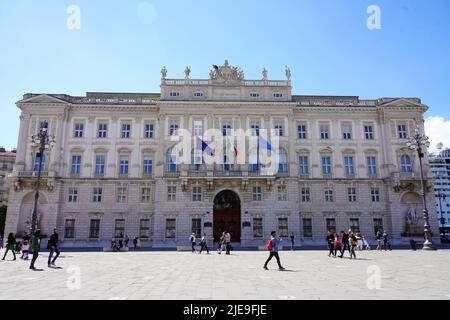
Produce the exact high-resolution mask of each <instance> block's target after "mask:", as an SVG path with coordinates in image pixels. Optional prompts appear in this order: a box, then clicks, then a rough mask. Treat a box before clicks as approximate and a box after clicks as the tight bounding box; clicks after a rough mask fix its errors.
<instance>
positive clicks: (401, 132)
mask: <svg viewBox="0 0 450 320" xmlns="http://www.w3.org/2000/svg"><path fill="white" fill-rule="evenodd" d="M398 137H399V138H400V139H407V138H408V132H407V129H406V124H399V125H398Z"/></svg>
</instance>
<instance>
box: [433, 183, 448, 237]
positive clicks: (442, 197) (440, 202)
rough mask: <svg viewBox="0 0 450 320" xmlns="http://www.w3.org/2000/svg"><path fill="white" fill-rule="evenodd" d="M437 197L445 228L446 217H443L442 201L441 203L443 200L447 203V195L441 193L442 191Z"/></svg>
mask: <svg viewBox="0 0 450 320" xmlns="http://www.w3.org/2000/svg"><path fill="white" fill-rule="evenodd" d="M436 197H437V198H439V209H440V210H441V225H442V228H444V225H445V218H444V215H443V212H442V201H441V199H442V200H444V201H445V199H447V195H446V194H445V193H441V191H439V192H438V194H437V195H436Z"/></svg>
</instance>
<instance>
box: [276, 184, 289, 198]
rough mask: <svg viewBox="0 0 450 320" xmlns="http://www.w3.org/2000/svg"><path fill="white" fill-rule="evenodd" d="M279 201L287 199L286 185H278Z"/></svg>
mask: <svg viewBox="0 0 450 320" xmlns="http://www.w3.org/2000/svg"><path fill="white" fill-rule="evenodd" d="M277 191H278V201H287V188H286V185H284V184H282V185H278V187H277Z"/></svg>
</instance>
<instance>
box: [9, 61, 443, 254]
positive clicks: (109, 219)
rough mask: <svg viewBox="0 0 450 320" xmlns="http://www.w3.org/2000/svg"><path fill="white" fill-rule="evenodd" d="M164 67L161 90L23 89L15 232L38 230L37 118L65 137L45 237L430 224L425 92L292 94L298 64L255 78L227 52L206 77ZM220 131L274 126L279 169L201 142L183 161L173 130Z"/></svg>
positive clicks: (260, 237)
mask: <svg viewBox="0 0 450 320" xmlns="http://www.w3.org/2000/svg"><path fill="white" fill-rule="evenodd" d="M161 72H162V78H161V92H160V93H142V94H140V93H139V94H138V93H93V92H88V93H87V94H86V96H70V95H64V94H25V95H24V96H23V99H22V100H20V101H18V102H17V107H18V108H20V110H21V111H22V114H21V116H20V134H19V144H18V145H19V149H18V150H17V159H16V164H15V167H14V172H13V178H12V183H13V185H14V188H13V189H12V190H11V192H10V208H9V211H8V216H7V231H12V232H22V231H23V230H26V229H27V228H29V224H30V217H31V208H32V206H33V190H32V187H33V185H34V183H35V181H36V178H35V176H36V172H35V171H36V163H37V161H38V160H39V158H38V157H37V156H36V155H37V153H36V152H37V151H36V147H35V146H33V145H32V144H31V143H30V136H32V135H34V134H36V133H37V132H38V130H39V129H40V126H48V130H49V133H50V134H51V135H54V136H55V138H56V144H55V146H54V147H53V148H52V149H51V150H50V151H48V152H46V154H45V156H44V158H43V160H44V163H45V168H43V174H44V179H43V186H42V189H41V190H42V191H41V196H40V204H39V224H40V227H41V229H42V231H43V233H44V234H47V235H48V234H49V233H50V232H51V229H52V228H53V227H54V226H57V227H58V228H59V230H60V231H61V238H62V240H63V245H64V246H72V247H85V246H86V247H87V246H89V247H100V246H105V245H107V244H108V243H109V242H110V241H111V238H112V237H121V236H124V235H128V236H129V237H130V238H133V237H134V236H140V238H141V242H142V245H143V246H144V247H174V246H176V245H181V244H186V243H187V241H188V237H189V234H190V233H191V232H195V233H196V234H199V233H200V232H206V233H207V234H208V235H209V236H210V238H212V236H213V237H214V238H215V239H217V238H218V237H219V235H220V233H221V232H222V231H223V230H228V231H230V232H231V236H232V241H233V242H235V243H239V244H237V245H240V246H242V247H255V246H257V245H261V244H263V243H264V242H265V239H266V238H267V237H268V235H269V233H270V231H272V230H278V231H279V232H280V233H281V234H282V236H287V235H290V234H291V233H293V234H294V235H295V237H296V239H297V241H300V242H301V243H302V244H303V245H323V244H324V238H325V235H326V232H327V230H336V231H340V230H348V229H352V230H361V232H362V233H363V234H365V235H366V237H367V238H368V239H372V240H373V239H374V235H375V231H376V230H378V229H384V230H387V231H388V232H389V233H390V234H391V237H392V241H393V243H406V242H407V241H409V237H406V236H411V234H408V235H407V234H406V233H405V232H406V231H407V230H406V225H407V224H406V222H407V220H408V221H410V220H411V218H410V216H411V215H412V216H413V220H414V223H415V224H417V225H418V226H420V225H423V219H422V217H421V215H420V212H421V206H422V204H421V198H420V196H419V193H420V183H419V180H418V176H419V175H418V161H417V155H415V154H414V153H413V152H412V151H410V150H409V149H407V148H406V141H407V138H408V136H409V135H410V134H411V133H412V132H413V131H414V128H415V124H416V123H418V125H419V127H420V130H423V114H424V112H425V111H426V110H427V106H425V105H424V104H422V103H421V101H420V99H417V98H380V99H373V100H362V99H359V97H357V96H307V95H293V94H292V92H291V89H292V87H291V72H290V70H289V69H288V68H286V79H285V80H269V79H268V71H267V70H266V69H264V70H263V72H262V80H247V79H245V77H244V72H243V71H242V70H241V69H240V68H236V67H233V66H231V65H230V64H229V63H228V61H225V64H224V65H222V66H213V69H212V70H211V72H210V75H209V78H207V79H191V78H190V68H186V70H185V77H184V79H170V78H168V77H167V69H166V68H165V67H164V68H163V69H162V70H161ZM211 128H215V129H218V130H220V131H221V132H222V133H223V134H225V135H229V134H230V132H233V130H237V129H243V130H250V135H253V136H257V135H259V131H260V130H263V129H274V130H275V132H276V138H277V139H278V141H279V149H278V150H276V151H277V154H278V160H279V165H278V171H277V172H275V173H274V174H272V175H270V174H269V175H267V174H262V173H261V166H260V164H258V163H259V162H258V161H256V165H255V161H254V160H250V158H254V156H253V154H252V152H253V151H251V150H248V148H247V147H244V149H242V148H241V149H239V150H237V153H238V154H239V155H242V154H244V155H245V157H246V159H247V161H248V163H247V164H237V163H236V162H235V158H234V157H233V152H231V153H230V154H227V159H226V161H225V163H223V164H221V163H218V164H211V163H204V157H206V156H205V152H204V151H207V150H206V149H207V148H204V145H202V148H200V150H201V152H200V153H198V150H197V149H196V148H195V147H194V148H193V150H192V153H193V155H192V159H193V160H194V161H192V162H191V164H186V163H180V161H179V159H177V157H176V156H174V151H173V147H174V145H175V144H176V142H174V141H172V140H173V139H172V137H173V136H174V135H177V134H178V132H179V131H181V129H187V130H189V131H190V132H192V133H193V135H195V136H200V137H202V135H203V133H204V132H206V131H207V130H208V129H211ZM203 142H205V144H206V146H208V143H209V142H208V141H203ZM266 142H267V141H266ZM258 146H259V144H258ZM266 147H267V144H266ZM258 148H259V147H258ZM232 149H233V148H232ZM184 155H186V154H184ZM258 155H259V151H258ZM180 156H181V155H180ZM234 156H236V154H234ZM188 158H191V156H190V155H189V156H188ZM425 168H426V170H427V172H428V163H426V164H425ZM428 187H431V186H428ZM427 192H429V195H430V196H429V197H428V199H429V201H430V203H429V206H428V207H429V208H432V210H433V208H434V199H433V196H432V195H433V193H432V188H431V189H430V190H427ZM432 214H433V216H434V215H435V212H434V211H432ZM436 228H437V224H436V221H435V219H432V230H437V229H436ZM416 236H419V237H420V239H423V237H422V236H421V235H419V234H417V235H416Z"/></svg>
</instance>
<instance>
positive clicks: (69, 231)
mask: <svg viewBox="0 0 450 320" xmlns="http://www.w3.org/2000/svg"><path fill="white" fill-rule="evenodd" d="M64 238H66V239H73V238H75V219H66V221H65V223H64Z"/></svg>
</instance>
